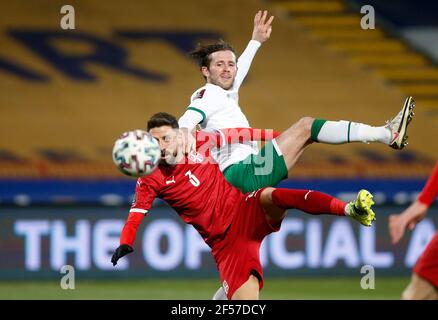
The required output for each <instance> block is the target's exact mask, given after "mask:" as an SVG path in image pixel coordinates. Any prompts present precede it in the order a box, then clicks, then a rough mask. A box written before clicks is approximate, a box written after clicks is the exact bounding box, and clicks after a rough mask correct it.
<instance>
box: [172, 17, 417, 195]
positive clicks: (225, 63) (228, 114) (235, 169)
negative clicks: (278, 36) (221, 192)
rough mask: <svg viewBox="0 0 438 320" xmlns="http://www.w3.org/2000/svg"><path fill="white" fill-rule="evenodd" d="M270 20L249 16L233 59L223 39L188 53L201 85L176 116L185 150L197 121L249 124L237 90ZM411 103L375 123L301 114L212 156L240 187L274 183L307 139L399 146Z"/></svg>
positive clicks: (213, 125)
mask: <svg viewBox="0 0 438 320" xmlns="http://www.w3.org/2000/svg"><path fill="white" fill-rule="evenodd" d="M272 21H273V16H271V17H270V18H269V19H268V13H267V11H264V12H263V13H262V12H261V11H259V12H258V13H257V14H256V15H255V17H254V29H253V34H252V39H251V41H250V42H249V44H248V46H247V48H246V49H245V50H244V52H243V53H242V55H241V56H240V57H239V59H238V60H237V59H236V55H235V53H234V49H233V48H232V46H231V45H229V44H228V43H225V42H220V43H217V44H213V45H208V46H200V47H199V48H198V49H197V50H195V51H194V52H193V53H192V56H194V57H195V58H197V60H198V62H199V66H200V70H201V73H202V75H203V76H204V78H205V80H206V84H205V85H204V86H203V87H201V88H199V89H198V90H196V91H195V92H194V93H193V95H192V97H191V100H190V101H191V103H190V105H189V106H188V108H187V110H186V111H185V113H184V114H183V116H182V117H181V118H180V119H179V121H178V122H179V126H180V128H185V130H186V134H187V136H186V152H187V153H188V152H189V151H191V150H193V147H194V138H193V137H192V136H191V135H190V134H189V132H192V130H193V129H194V128H195V127H196V126H197V125H198V124H200V125H201V128H203V129H210V130H211V129H213V130H214V129H223V128H249V127H250V125H249V122H248V120H247V118H246V117H245V115H244V114H243V112H242V110H241V109H240V106H239V101H238V98H239V97H238V91H239V88H240V85H241V84H242V82H243V80H244V78H245V76H246V74H247V73H248V70H249V68H250V65H251V62H252V60H253V58H254V56H255V54H256V52H257V50H258V48H259V47H260V45H261V44H262V43H263V42H265V41H266V40H268V39H269V37H270V35H271V32H272ZM414 106H415V105H414V100H413V98H412V97H408V98H407V99H406V100H405V103H404V106H403V108H402V110H401V111H400V112H399V113H398V114H397V115H396V116H395V117H394V118H393V119H392V120H390V121H387V123H386V125H383V126H380V127H373V126H369V125H366V124H362V123H356V122H351V121H343V120H342V121H326V120H322V119H315V118H312V117H303V118H301V119H300V120H299V121H297V122H296V123H294V124H293V125H292V126H291V127H290V128H288V129H287V130H286V131H285V132H283V134H281V136H278V137H277V138H275V139H273V140H272V141H270V142H267V143H266V144H265V146H264V148H263V149H262V150H260V151H259V150H258V147H257V144H256V143H255V142H245V143H234V144H232V145H231V146H230V145H227V146H224V147H222V148H218V149H214V150H212V156H213V157H214V159H215V160H216V161H217V162H218V163H219V165H220V169H221V170H222V171H223V173H224V175H225V178H226V179H227V180H228V181H229V182H230V183H231V184H233V185H234V186H236V187H238V188H239V189H241V190H242V191H243V192H249V191H254V190H257V189H259V188H263V187H267V186H275V185H276V184H277V183H279V182H280V181H281V180H283V179H285V178H287V177H288V171H289V170H290V169H291V168H292V167H293V166H294V164H295V163H296V161H297V160H298V158H299V157H300V156H301V154H302V153H303V151H304V150H305V149H306V147H307V146H308V145H310V144H311V143H313V142H320V143H328V144H342V143H350V142H366V143H368V142H380V143H384V144H387V145H389V146H390V147H392V148H394V149H402V148H404V147H405V146H406V145H407V138H408V137H407V126H408V124H409V122H410V121H411V119H412V117H413V115H414V113H413V108H414ZM261 164H263V166H261Z"/></svg>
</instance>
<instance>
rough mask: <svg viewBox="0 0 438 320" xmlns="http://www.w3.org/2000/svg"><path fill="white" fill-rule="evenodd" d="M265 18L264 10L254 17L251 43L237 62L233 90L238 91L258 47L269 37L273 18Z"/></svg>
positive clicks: (266, 15)
mask: <svg viewBox="0 0 438 320" xmlns="http://www.w3.org/2000/svg"><path fill="white" fill-rule="evenodd" d="M267 17H268V11H266V10H265V11H264V12H263V13H262V11H260V10H259V11H258V12H257V13H256V15H255V16H254V28H253V31H252V37H251V41H250V42H249V43H248V46H247V47H246V49H245V50H244V51H243V53H242V54H241V55H240V57H239V59H238V60H237V74H236V79H235V80H234V85H233V88H234V89H239V87H240V85H241V84H242V82H243V80H244V79H245V77H246V75H247V74H248V71H249V68H250V67H251V63H252V60H253V59H254V56H255V54H256V52H257V50H258V48H259V47H260V45H261V44H262V43H263V42H265V41H266V40H268V39H269V38H270V37H271V32H272V21H273V20H274V16H271V17H269V19H267ZM266 19H267V20H266Z"/></svg>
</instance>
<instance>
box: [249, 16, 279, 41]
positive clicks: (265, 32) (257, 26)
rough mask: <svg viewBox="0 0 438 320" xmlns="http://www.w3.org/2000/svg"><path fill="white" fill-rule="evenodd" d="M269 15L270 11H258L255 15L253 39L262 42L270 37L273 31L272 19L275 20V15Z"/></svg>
mask: <svg viewBox="0 0 438 320" xmlns="http://www.w3.org/2000/svg"><path fill="white" fill-rule="evenodd" d="M267 17H268V11H266V10H265V11H263V13H262V12H261V11H259V12H257V13H256V15H255V17H254V29H253V31H252V40H257V41H258V42H260V43H263V42H265V41H266V40H268V39H269V37H270V36H271V32H272V21H273V20H274V16H271V17H269V19H268V20H267V21H266V18H267Z"/></svg>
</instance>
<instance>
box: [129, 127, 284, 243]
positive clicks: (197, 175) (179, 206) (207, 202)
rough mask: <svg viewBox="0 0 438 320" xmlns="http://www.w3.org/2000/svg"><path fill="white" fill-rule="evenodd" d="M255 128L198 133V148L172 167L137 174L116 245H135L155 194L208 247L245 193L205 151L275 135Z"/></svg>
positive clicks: (224, 225)
mask: <svg viewBox="0 0 438 320" xmlns="http://www.w3.org/2000/svg"><path fill="white" fill-rule="evenodd" d="M278 135H279V133H278V132H275V131H274V132H273V133H272V132H271V131H267V130H261V129H253V128H233V129H221V130H220V131H218V132H216V131H212V132H207V131H204V132H202V133H201V135H200V134H199V132H198V133H197V140H198V141H197V150H198V151H199V152H197V153H196V154H195V155H191V156H190V157H189V158H187V157H185V158H184V159H182V160H181V163H179V164H177V165H174V166H167V165H160V166H158V168H157V169H155V170H154V171H153V172H152V173H151V174H149V175H147V176H145V177H142V178H139V179H138V180H137V186H136V190H135V199H134V202H133V204H132V206H131V210H130V211H129V216H128V220H127V221H126V223H125V226H124V227H123V230H122V234H121V236H120V244H128V245H130V246H132V245H133V244H134V240H135V235H136V232H137V229H138V227H139V225H140V223H141V222H142V220H143V218H144V216H145V215H146V214H147V212H148V211H149V210H150V208H151V207H152V203H153V201H154V199H155V198H156V197H159V198H161V199H162V200H164V201H166V202H167V203H168V204H169V205H170V206H171V207H172V208H173V209H175V211H176V212H177V213H178V214H179V215H180V217H181V218H182V219H183V220H184V222H186V223H188V224H191V225H193V226H194V227H195V229H196V230H198V232H199V233H200V234H201V236H202V237H203V239H204V241H205V242H206V243H207V244H208V245H210V246H211V244H212V243H213V242H214V240H215V239H218V238H220V237H221V236H222V235H223V234H224V232H225V231H226V230H227V228H228V227H229V226H230V223H231V221H232V220H233V215H234V214H235V211H236V210H233V208H234V209H235V206H236V204H237V203H238V202H239V201H241V199H244V195H243V193H241V191H240V190H239V189H237V188H235V187H233V186H232V185H231V184H230V183H229V182H228V181H227V180H225V177H224V176H223V173H222V172H221V171H220V169H219V165H218V164H217V163H216V162H215V161H214V160H213V158H211V157H210V156H209V155H210V154H209V150H210V148H212V147H215V146H216V147H219V146H221V145H224V144H230V143H235V142H242V141H247V140H252V139H257V140H262V141H264V140H269V139H272V138H273V137H276V136H278Z"/></svg>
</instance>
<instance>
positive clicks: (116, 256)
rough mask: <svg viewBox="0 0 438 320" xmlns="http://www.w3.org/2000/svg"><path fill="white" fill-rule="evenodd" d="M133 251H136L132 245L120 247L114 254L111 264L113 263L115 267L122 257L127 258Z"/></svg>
mask: <svg viewBox="0 0 438 320" xmlns="http://www.w3.org/2000/svg"><path fill="white" fill-rule="evenodd" d="M133 251H134V249H133V248H132V247H131V246H130V245H127V244H122V245H120V246H119V247H118V248H117V249H116V251H115V252H114V254H113V256H112V257H111V262H112V263H113V266H115V265H116V264H117V261H118V260H119V259H120V258H121V257H123V256H126V255H127V254H128V253H131V252H133Z"/></svg>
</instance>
